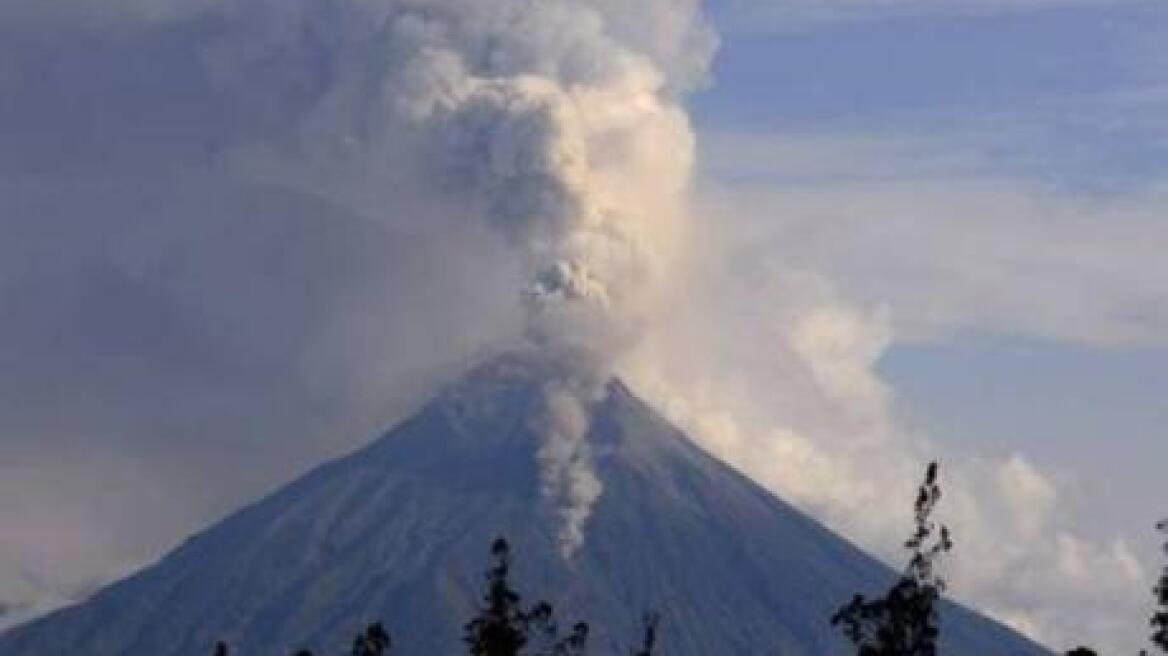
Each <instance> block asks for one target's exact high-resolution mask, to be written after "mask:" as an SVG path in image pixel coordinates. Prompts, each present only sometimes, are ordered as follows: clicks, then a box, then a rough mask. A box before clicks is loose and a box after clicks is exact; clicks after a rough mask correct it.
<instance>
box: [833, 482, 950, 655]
mask: <svg viewBox="0 0 1168 656" xmlns="http://www.w3.org/2000/svg"><path fill="white" fill-rule="evenodd" d="M940 500H941V487H940V485H939V484H938V482H937V463H936V462H932V463H929V466H928V469H927V470H926V472H925V480H924V482H923V483H921V486H920V489H919V491H918V492H917V499H916V502H915V503H914V505H913V510H914V513H913V514H914V518H915V524H916V527H915V529H914V531H913V534H912V536H911V537H909V539H908V540H906V541H905V543H904V546H905V548H906V549H908V550H909V551H910V553H911V554H912V555H911V558H910V559H909V563H908V567H906V568H905V571H904V574H902V575H901V577H900V579H899V580H898V581H897V582H896V583H895V584H894V585H893V586H892V588H891V589H890V590H889V591H888V592H887V593H886V594H885V595H884V596H883V597H880V598H877V599H868V598H865V597H864V595H862V594H857V595H856V596H855V597H853V598H852V600H851V601H850V602H848V603H847V604H845V605H844V606H843V607H842V608H840V609H839V610H838V611H836V613H835V614H834V615H833V616H832V617H831V623H832V625H833V626H839V627H840V628H841V630H842V631H843V633H844V635H845V636H847V638H848V639H849V640H850V641H851V642H852V644H854V645H855V646H856V648H857V650H858V653H859V654H860V655H861V656H935V654H936V653H937V640H938V638H939V637H940V628H939V626H938V621H937V609H936V602H937V600H938V599H939V598H940V596H941V593H942V592H943V591H944V590H945V581H944V580H943V579H942V578H941V577H940V576H939V575H938V574H937V572H936V563H937V561H938V560H939V558H940V557H941V555H942V554H944V553H945V552H948V551H949V550H950V549H952V548H953V541H952V540H951V539H950V536H949V529H948V528H946V527H945V526H940V525H938V524H936V523H935V522H934V521H933V520H932V513H933V510H934V508H936V506H937V503H938V502H939V501H940Z"/></svg>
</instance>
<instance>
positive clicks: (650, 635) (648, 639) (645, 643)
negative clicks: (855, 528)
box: [633, 613, 661, 656]
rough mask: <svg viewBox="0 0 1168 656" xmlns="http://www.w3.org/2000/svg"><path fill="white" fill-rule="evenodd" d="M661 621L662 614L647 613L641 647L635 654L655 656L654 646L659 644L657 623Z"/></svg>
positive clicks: (636, 655) (634, 655) (638, 655)
mask: <svg viewBox="0 0 1168 656" xmlns="http://www.w3.org/2000/svg"><path fill="white" fill-rule="evenodd" d="M660 622H661V616H660V615H658V614H657V613H646V614H645V619H644V624H645V632H644V634H643V635H642V637H641V648H640V649H637V650H635V651H633V656H653V648H654V647H656V646H657V625H658V624H659V623H660Z"/></svg>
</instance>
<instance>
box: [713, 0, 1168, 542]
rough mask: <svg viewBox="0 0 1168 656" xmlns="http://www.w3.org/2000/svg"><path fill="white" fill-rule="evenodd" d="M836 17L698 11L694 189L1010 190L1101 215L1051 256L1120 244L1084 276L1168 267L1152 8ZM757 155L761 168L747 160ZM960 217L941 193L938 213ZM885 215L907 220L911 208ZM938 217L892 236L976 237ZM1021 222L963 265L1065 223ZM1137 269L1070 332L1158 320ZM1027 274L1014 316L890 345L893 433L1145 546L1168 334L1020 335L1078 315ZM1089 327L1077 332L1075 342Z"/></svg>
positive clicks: (1164, 18) (1165, 76)
mask: <svg viewBox="0 0 1168 656" xmlns="http://www.w3.org/2000/svg"><path fill="white" fill-rule="evenodd" d="M824 4H825V5H831V4H832V3H824ZM987 4H988V3H987ZM838 5H839V6H841V7H845V9H844V10H842V11H841V12H840V13H833V12H825V11H824V10H823V9H822V7H820V8H816V7H815V6H814V3H802V4H801V3H766V2H757V3H749V2H723V3H720V4H719V5H717V6H715V11H714V16H715V21H716V22H717V23H718V24H719V26H720V31H721V32H722V36H723V41H722V45H721V50H720V52H719V56H718V59H717V60H716V63H715V66H714V74H713V80H714V82H713V85H712V86H711V87H710V88H709V89H708V90H706V91H705V92H703V93H701V94H700V95H699V96H698V97H697V99H696V101H695V103H694V108H695V115H696V121H697V124H698V127H699V134H700V135H701V137H702V138H703V147H704V148H705V149H706V153H707V154H708V155H709V156H708V157H707V158H706V159H705V160H704V162H705V166H706V167H707V168H706V175H707V176H708V177H709V178H711V179H715V180H719V181H721V182H723V183H725V184H728V185H735V186H738V187H749V188H752V189H758V188H767V189H771V190H774V189H781V190H788V191H789V192H790V193H795V194H798V193H814V194H816V195H823V196H830V195H832V194H840V195H846V194H849V193H851V192H852V191H853V190H854V189H856V188H857V186H858V185H862V186H863V187H864V188H865V189H872V188H873V187H877V188H879V187H882V186H900V185H903V186H908V187H912V186H913V185H918V186H919V187H921V188H932V187H937V188H938V189H941V191H939V192H938V193H939V194H941V198H942V199H943V198H944V194H945V193H949V192H947V191H945V189H946V188H949V190H950V191H952V190H953V189H954V188H956V187H961V186H964V185H967V184H968V185H975V187H976V189H978V195H980V196H982V197H992V196H993V195H994V194H995V193H997V192H998V191H999V190H1006V189H1009V190H1011V191H1010V192H1008V193H1011V194H1012V193H1022V194H1035V195H1037V196H1039V197H1041V198H1043V199H1044V202H1050V203H1052V204H1053V206H1054V207H1057V206H1060V205H1059V204H1060V203H1066V204H1067V205H1061V206H1063V207H1067V206H1073V207H1076V208H1082V207H1084V206H1089V207H1093V208H1098V214H1097V215H1094V216H1093V215H1092V214H1091V210H1086V211H1084V212H1083V215H1082V216H1080V217H1079V218H1078V219H1076V221H1075V222H1076V224H1077V228H1076V231H1075V232H1074V234H1073V235H1068V236H1067V237H1066V239H1068V240H1070V241H1072V242H1075V243H1081V244H1086V243H1088V242H1094V241H1095V240H1096V235H1097V233H1099V234H1102V233H1109V232H1110V233H1114V232H1116V231H1123V230H1126V229H1130V231H1131V237H1130V238H1120V239H1114V240H1110V241H1109V243H1108V244H1107V245H1106V246H1100V247H1099V248H1093V249H1091V250H1092V254H1091V256H1090V257H1092V258H1097V259H1099V260H1102V261H1107V260H1109V259H1110V260H1114V261H1116V262H1119V261H1123V260H1126V259H1128V258H1135V259H1142V258H1143V256H1141V255H1136V254H1134V249H1133V250H1129V247H1131V246H1134V245H1135V242H1137V241H1144V240H1148V239H1150V240H1152V241H1153V242H1154V243H1156V244H1157V246H1156V249H1155V250H1156V251H1157V252H1162V251H1163V250H1164V249H1165V248H1168V214H1165V213H1164V212H1163V211H1162V210H1165V209H1168V207H1166V206H1165V205H1163V204H1162V203H1160V202H1159V201H1158V200H1155V199H1154V196H1156V195H1157V193H1158V192H1157V191H1156V190H1158V189H1160V188H1162V187H1163V185H1164V183H1165V181H1166V180H1168V111H1166V110H1168V5H1164V4H1163V3H1155V2H1126V3H1125V2H1083V3H1075V2H1065V3H1063V2H1049V3H1024V2H1023V3H1014V4H1013V5H1012V6H1011V3H1005V2H1003V3H998V6H980V7H979V6H978V3H940V2H938V3H929V2H920V3H897V2H889V3H867V4H865V3H852V4H850V5H849V3H838ZM954 8H958V9H954ZM768 140H769V141H768ZM759 143H762V144H769V147H768V146H754V147H751V146H748V144H759ZM768 151H769V154H768ZM825 152H826V153H828V154H827V155H825ZM1020 189H1022V190H1025V191H1022V192H1019V190H1020ZM927 193H929V192H924V191H922V194H927ZM1003 193H1007V192H1003ZM964 198H966V196H965V195H964V194H960V193H956V192H953V202H954V204H955V205H959V204H961V203H962V202H963V199H964ZM922 204H923V203H922ZM1144 205H1146V206H1147V211H1146V212H1134V213H1132V214H1131V215H1129V216H1120V215H1119V214H1114V213H1112V212H1111V211H1110V210H1112V209H1114V208H1118V207H1132V206H1144ZM990 206H991V207H992V203H990ZM898 207H903V208H904V210H905V211H906V212H908V213H910V214H911V213H912V211H913V203H912V200H911V199H908V200H906V201H905V202H904V204H903V205H900V206H898ZM943 208H944V202H943V200H942V201H940V202H937V201H930V202H929V203H928V204H924V207H923V209H921V210H920V211H921V212H923V213H925V214H926V215H927V216H924V217H922V218H921V219H920V221H921V223H926V222H927V223H928V224H929V230H928V231H927V233H925V232H924V231H910V233H909V234H912V233H913V232H918V233H921V234H924V237H925V238H926V239H928V238H934V237H936V236H944V235H945V234H947V233H952V234H953V235H955V236H956V237H955V238H956V239H958V240H959V239H960V238H961V236H962V235H966V234H969V233H970V232H977V231H978V230H979V229H978V228H971V227H970V226H968V225H966V223H968V222H974V221H977V222H981V221H988V218H989V217H978V216H972V217H966V216H955V215H952V214H950V215H946V213H944V210H943ZM1076 211H1078V210H1076ZM1035 214H1037V215H1036V216H1030V215H1027V216H1025V217H1023V218H1018V219H1017V220H1018V221H1019V222H1023V221H1025V222H1028V223H1029V224H1028V225H1017V226H1011V225H1010V224H1009V223H1007V224H1005V225H1004V226H1003V227H1002V229H1001V230H1000V231H999V232H997V233H996V236H995V237H994V238H993V239H989V240H986V241H985V242H984V243H983V242H979V244H978V245H979V247H980V246H987V245H988V247H989V248H993V246H994V244H995V243H996V241H995V240H997V241H1002V240H1010V241H1022V242H1025V246H1024V247H1023V248H1033V249H1036V250H1040V249H1044V248H1051V246H1050V244H1044V243H1042V235H1043V229H1042V227H1041V226H1043V225H1053V226H1058V225H1059V223H1060V222H1061V221H1064V217H1063V216H1060V215H1059V212H1058V211H1057V210H1054V209H1051V210H1047V211H1036V212H1035ZM1124 222H1130V224H1131V225H1127V226H1125V225H1124ZM1030 224H1033V225H1030ZM1034 226H1039V227H1037V228H1036V229H1033V230H1032V227H1034ZM1056 229H1057V228H1056ZM898 234H901V233H898ZM1137 235H1139V236H1138V237H1137ZM868 243H869V244H870V245H871V248H872V249H877V250H879V249H880V248H882V246H881V245H880V243H879V242H877V241H875V240H870V241H869V242H868ZM938 247H939V248H946V247H947V246H944V245H941V244H939V245H938ZM948 247H955V246H948ZM1055 247H1056V248H1057V246H1055ZM849 252H850V251H849ZM871 257H872V258H873V259H875V258H877V257H879V256H877V255H872V256H871ZM986 258H987V259H991V258H992V255H991V254H989V253H987V254H986ZM1021 259H1023V260H1025V259H1026V258H1025V256H1022V257H1021ZM1151 260H1152V256H1148V257H1147V258H1146V260H1145V261H1146V262H1147V264H1148V266H1147V267H1143V268H1141V267H1135V270H1133V271H1132V272H1131V273H1130V278H1125V280H1136V281H1139V280H1141V279H1142V281H1143V283H1145V284H1146V285H1147V291H1146V293H1144V294H1143V295H1142V296H1141V297H1140V298H1141V299H1142V300H1136V301H1133V302H1132V305H1131V306H1130V307H1126V308H1123V307H1118V306H1119V305H1122V302H1118V303H1117V304H1116V306H1115V307H1110V308H1102V306H1100V307H1101V309H1100V310H1099V312H1093V311H1091V312H1086V314H1096V315H1097V314H1105V313H1116V314H1118V313H1123V312H1129V311H1133V312H1134V311H1138V309H1139V304H1141V303H1143V304H1162V303H1164V302H1165V301H1166V300H1168V296H1166V295H1165V293H1164V291H1163V290H1164V289H1165V288H1168V277H1164V274H1165V270H1164V269H1163V267H1158V266H1155V265H1154V264H1152V263H1151ZM895 266H896V264H895V263H894V262H893V263H888V264H886V265H885V267H884V268H891V267H895ZM1035 267H1037V268H1038V269H1039V270H1038V271H1036V272H1035V273H1034V275H1033V276H1032V277H1033V278H1034V279H1033V280H1031V281H1029V282H1027V281H1025V280H1020V279H1019V280H1015V281H1012V282H1013V284H1016V285H1018V286H1019V287H1023V288H1025V287H1026V286H1027V285H1032V288H1031V289H1025V290H1023V291H1019V294H1021V295H1022V296H1024V297H1025V298H1024V300H1022V301H1020V303H1019V304H1018V305H1017V306H1016V307H1014V308H1012V309H1010V310H1006V311H1003V312H996V313H990V314H986V315H984V316H977V315H976V314H971V315H969V316H963V317H960V318H958V319H955V320H954V321H952V322H949V323H948V324H947V325H945V326H943V327H941V328H938V329H935V330H932V329H931V330H929V331H927V333H926V334H921V335H911V334H904V333H901V334H899V335H898V336H897V337H896V339H895V341H894V343H893V345H892V347H891V348H890V349H889V350H888V351H887V352H886V353H885V354H884V356H883V358H882V360H881V362H880V365H879V370H880V372H881V374H882V375H883V376H884V377H885V378H886V379H887V380H888V381H889V382H890V383H891V385H892V386H893V388H894V389H895V390H896V396H897V405H898V408H899V409H900V411H901V412H903V413H904V414H905V415H906V416H907V417H909V418H910V420H911V421H915V422H919V423H920V424H922V425H924V426H927V427H928V429H929V430H930V432H931V433H933V434H934V435H936V436H937V437H938V438H939V439H941V440H944V441H947V442H951V443H962V444H966V445H976V446H975V448H980V449H987V450H989V451H991V452H999V453H1007V452H1010V451H1018V452H1021V453H1024V454H1027V455H1028V456H1031V457H1033V458H1034V459H1035V460H1036V461H1037V462H1039V463H1041V464H1042V465H1043V466H1045V467H1048V468H1050V470H1051V471H1052V472H1053V474H1054V476H1055V477H1056V478H1058V479H1060V480H1066V481H1068V482H1074V483H1075V486H1073V487H1072V489H1076V490H1078V492H1077V494H1078V499H1077V500H1076V501H1077V502H1078V503H1082V504H1084V505H1086V506H1089V507H1090V508H1091V510H1092V513H1091V514H1092V515H1093V516H1095V517H1097V518H1099V519H1098V522H1099V524H1098V526H1096V527H1092V529H1096V528H1097V529H1100V530H1107V531H1110V530H1117V529H1121V530H1123V531H1125V532H1128V533H1134V534H1139V532H1140V531H1147V529H1149V528H1150V526H1151V523H1152V522H1153V521H1154V520H1155V519H1156V518H1157V517H1158V516H1159V515H1161V514H1164V513H1165V512H1168V508H1166V507H1165V505H1164V503H1165V496H1164V490H1165V488H1164V484H1163V480H1162V477H1161V476H1158V468H1159V467H1160V463H1163V462H1166V461H1168V435H1166V433H1168V422H1166V419H1168V415H1166V414H1165V412H1166V411H1165V409H1164V408H1165V407H1168V404H1166V403H1165V396H1166V394H1168V373H1166V372H1168V348H1166V343H1168V342H1166V339H1165V337H1164V335H1166V334H1168V333H1165V332H1164V329H1165V328H1168V326H1166V325H1165V324H1164V323H1163V321H1162V319H1163V315H1162V313H1161V314H1159V315H1158V317H1157V318H1155V319H1151V318H1149V319H1148V323H1147V326H1148V330H1146V331H1140V334H1138V335H1136V334H1126V335H1123V336H1120V335H1118V334H1112V335H1108V334H1106V333H1108V329H1106V328H1104V329H1100V330H1098V331H1096V330H1093V329H1088V328H1084V330H1082V331H1078V330H1063V329H1060V328H1059V327H1058V326H1057V325H1051V324H1042V323H1034V322H1030V321H1027V320H1026V319H1025V318H1024V317H1020V316H1017V315H1020V314H1022V313H1024V312H1026V311H1033V312H1034V313H1036V314H1041V313H1042V312H1043V308H1042V305H1043V304H1049V305H1051V306H1054V305H1059V304H1064V303H1067V304H1073V303H1077V302H1079V300H1078V299H1075V298H1069V299H1068V298H1066V293H1067V292H1068V290H1067V289H1066V288H1065V286H1063V285H1059V284H1058V283H1057V282H1051V283H1049V284H1047V282H1046V281H1044V280H1042V278H1043V277H1044V276H1049V277H1050V278H1052V279H1057V278H1059V277H1063V276H1066V275H1068V272H1067V271H1064V270H1062V269H1060V268H1059V265H1058V264H1057V263H1051V262H1046V261H1044V260H1042V259H1041V258H1035ZM1042 267H1048V268H1047V269H1045V270H1043V269H1042ZM873 268H875V269H880V268H881V265H878V264H877V265H873V267H869V269H868V272H869V273H871V270H872V269H873ZM935 274H936V272H935V271H933V270H932V269H931V268H930V267H928V266H922V267H918V268H917V269H915V270H914V275H919V276H921V277H925V276H930V275H935ZM857 275H860V274H857ZM936 275H939V274H936ZM899 280H904V279H903V278H900V279H899ZM906 284H909V285H911V284H913V283H911V282H908V283H906ZM1079 284H1080V286H1082V285H1089V284H1092V280H1091V278H1090V277H1089V276H1088V277H1084V278H1082V279H1080V282H1079ZM1117 285H1118V286H1121V287H1124V288H1125V289H1126V290H1127V291H1126V292H1120V293H1127V292H1133V291H1134V290H1132V289H1131V287H1132V285H1127V284H1125V283H1124V282H1117ZM857 287H858V288H862V289H860V291H858V292H857V295H858V296H859V297H861V298H863V299H864V300H866V301H869V302H876V303H879V302H887V303H890V304H891V311H892V314H893V316H894V317H895V316H896V315H897V314H898V313H908V314H911V313H913V312H914V311H915V308H914V307H913V304H914V303H915V302H916V299H917V297H913V296H912V295H908V294H904V293H903V289H901V290H900V291H899V292H895V290H892V289H890V287H891V284H890V285H887V286H881V285H867V286H866V287H865V286H864V285H857ZM1111 289H1112V288H1111V287H1109V286H1101V289H1100V290H1099V292H1098V293H1099V294H1109V293H1111V292H1110V290H1111ZM950 293H951V294H955V295H960V294H962V293H963V292H962V291H961V290H959V289H947V288H946V287H945V285H944V284H938V286H936V287H935V288H934V289H933V290H932V291H931V292H928V295H930V296H935V295H938V294H941V295H944V294H950ZM1072 315H1073V313H1068V314H1066V315H1065V316H1062V317H1060V318H1058V319H1055V320H1054V321H1052V324H1057V323H1060V322H1067V321H1073V319H1072V318H1070V317H1071V316H1072ZM1099 318H1100V317H1099V316H1084V317H1082V319H1083V321H1084V322H1085V323H1084V326H1086V324H1089V323H1090V322H1092V321H1095V320H1098V319H1099ZM1112 337H1114V339H1112ZM1117 474H1118V475H1117ZM1147 537H1148V540H1149V542H1150V541H1151V535H1150V533H1149V534H1148V535H1147Z"/></svg>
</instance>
